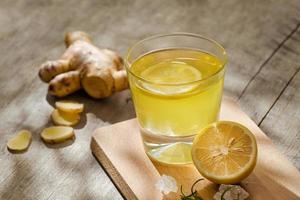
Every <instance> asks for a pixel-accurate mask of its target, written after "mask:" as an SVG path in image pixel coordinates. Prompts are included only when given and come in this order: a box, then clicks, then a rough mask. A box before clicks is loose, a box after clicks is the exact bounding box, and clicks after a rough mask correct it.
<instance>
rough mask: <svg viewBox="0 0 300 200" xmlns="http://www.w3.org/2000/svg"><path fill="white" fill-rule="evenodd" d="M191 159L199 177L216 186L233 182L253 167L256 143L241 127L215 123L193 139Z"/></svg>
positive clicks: (249, 171)
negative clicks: (216, 184)
mask: <svg viewBox="0 0 300 200" xmlns="http://www.w3.org/2000/svg"><path fill="white" fill-rule="evenodd" d="M192 159H193V161H194V165H195V166H196V168H197V169H198V171H199V172H200V174H201V175H202V176H204V177H205V178H207V179H208V180H210V181H212V182H215V183H219V184H232V183H237V182H240V181H241V180H243V179H244V178H246V177H247V176H248V175H249V174H250V173H251V172H252V170H253V169H254V167H255V164H256V159H257V145H256V140H255V137H254V135H253V134H252V133H251V132H250V131H249V130H248V129H247V128H246V127H244V126H243V125H241V124H238V123H235V122H230V121H219V122H215V123H212V124H210V125H208V126H207V127H206V128H204V129H203V130H201V132H200V133H199V134H198V135H197V136H196V137H195V139H194V141H193V146H192Z"/></svg>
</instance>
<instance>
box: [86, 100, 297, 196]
mask: <svg viewBox="0 0 300 200" xmlns="http://www.w3.org/2000/svg"><path fill="white" fill-rule="evenodd" d="M220 118H221V119H223V120H231V121H236V122H239V123H242V124H244V125H245V126H246V127H248V128H249V129H250V130H251V131H252V132H253V133H254V134H255V136H256V139H257V142H258V162H257V165H256V167H255V169H254V172H253V173H252V174H251V175H250V176H249V177H248V178H247V179H245V180H244V181H243V182H242V185H243V187H244V188H245V189H246V190H247V191H248V192H249V193H250V199H255V200H269V199H270V200H277V199H278V200H299V199H300V173H299V171H298V170H297V169H296V168H295V167H294V166H293V165H292V164H291V163H290V162H289V161H288V160H287V159H286V158H285V157H284V156H283V155H281V154H280V152H278V150H276V149H275V147H274V145H273V143H272V142H271V140H270V139H269V138H268V137H267V136H266V135H265V134H264V133H263V132H262V131H261V130H260V129H259V128H258V127H257V125H256V124H255V123H254V122H253V121H252V120H251V119H250V118H249V117H248V116H247V115H246V114H245V113H244V112H243V111H241V110H240V108H239V107H238V106H237V105H236V103H234V102H233V101H232V100H229V99H225V100H223V102H222V106H221V116H220ZM91 149H92V152H93V154H94V155H95V157H96V158H97V159H98V160H99V162H100V164H101V165H102V166H103V168H104V169H105V170H106V172H107V173H108V175H109V176H110V177H111V179H112V180H113V182H114V183H115V185H116V186H117V187H118V189H119V191H120V192H121V193H122V195H123V196H124V197H125V198H126V199H129V200H133V199H140V200H156V199H180V196H179V193H178V194H176V193H170V194H169V195H164V196H162V194H161V193H160V192H159V191H158V190H157V189H156V188H155V183H156V182H157V181H158V179H159V178H160V176H161V175H162V174H166V175H169V176H173V177H175V179H176V181H177V183H178V187H179V188H180V185H183V189H184V192H185V193H186V194H187V193H189V192H190V187H191V184H192V183H193V182H194V181H195V180H197V179H198V178H200V177H201V176H200V174H199V173H198V171H197V170H196V169H195V168H194V166H193V165H187V166H165V165H161V164H159V163H155V162H152V161H151V160H150V159H149V158H148V157H147V155H146V153H145V152H144V148H143V144H142V142H141V137H140V133H139V128H138V124H137V121H136V119H132V120H128V121H124V122H121V123H117V124H114V125H111V126H107V127H103V128H99V129H97V130H95V132H94V133H93V136H92V141H91ZM217 189H218V185H216V184H214V183H211V182H209V181H203V182H200V183H199V184H198V185H197V190H198V191H199V193H200V194H201V196H202V197H203V198H204V199H212V198H213V195H214V193H215V192H216V191H217Z"/></svg>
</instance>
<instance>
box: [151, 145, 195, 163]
mask: <svg viewBox="0 0 300 200" xmlns="http://www.w3.org/2000/svg"><path fill="white" fill-rule="evenodd" d="M191 148H192V147H191V144H189V143H185V142H177V143H174V144H170V145H167V146H164V147H161V148H157V149H153V150H152V151H149V152H148V154H149V155H150V156H151V157H152V158H154V159H155V160H156V161H158V162H161V163H164V164H176V165H180V164H187V163H192V162H193V161H192V158H191Z"/></svg>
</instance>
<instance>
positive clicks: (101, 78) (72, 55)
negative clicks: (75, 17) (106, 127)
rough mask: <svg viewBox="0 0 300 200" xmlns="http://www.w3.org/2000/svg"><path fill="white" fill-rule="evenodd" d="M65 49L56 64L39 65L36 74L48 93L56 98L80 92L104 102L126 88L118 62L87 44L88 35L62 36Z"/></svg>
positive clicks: (115, 54) (119, 60)
mask: <svg viewBox="0 0 300 200" xmlns="http://www.w3.org/2000/svg"><path fill="white" fill-rule="evenodd" d="M65 44H66V46H67V49H66V51H65V53H64V54H63V55H62V56H61V58H60V59H59V60H55V61H47V62H45V63H43V64H42V65H41V67H40V70H39V76H40V78H41V80H42V81H44V82H47V83H48V82H49V88H48V91H49V93H50V94H52V95H55V96H57V97H64V96H67V95H69V94H71V93H73V92H75V91H77V90H80V89H81V88H83V89H84V90H85V91H86V92H87V93H88V94H89V95H90V96H91V97H94V98H97V99H99V98H105V97H109V96H110V95H112V94H113V93H114V92H117V91H121V90H124V89H127V88H128V80H127V74H126V71H125V69H124V65H123V60H122V58H121V57H120V56H119V55H118V54H117V53H115V52H113V51H111V50H108V49H99V48H97V47H96V46H94V45H93V44H92V43H91V39H90V37H89V36H88V34H86V33H84V32H81V31H76V32H70V33H67V34H66V36H65Z"/></svg>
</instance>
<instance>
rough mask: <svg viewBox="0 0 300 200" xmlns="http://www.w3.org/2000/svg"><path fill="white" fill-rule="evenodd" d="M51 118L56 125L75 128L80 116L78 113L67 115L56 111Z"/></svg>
mask: <svg viewBox="0 0 300 200" xmlns="http://www.w3.org/2000/svg"><path fill="white" fill-rule="evenodd" d="M51 118H52V121H53V123H54V124H56V125H63V126H73V125H76V124H78V122H79V121H80V116H79V114H77V113H67V112H63V111H60V110H58V109H54V110H53V112H52V114H51Z"/></svg>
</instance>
